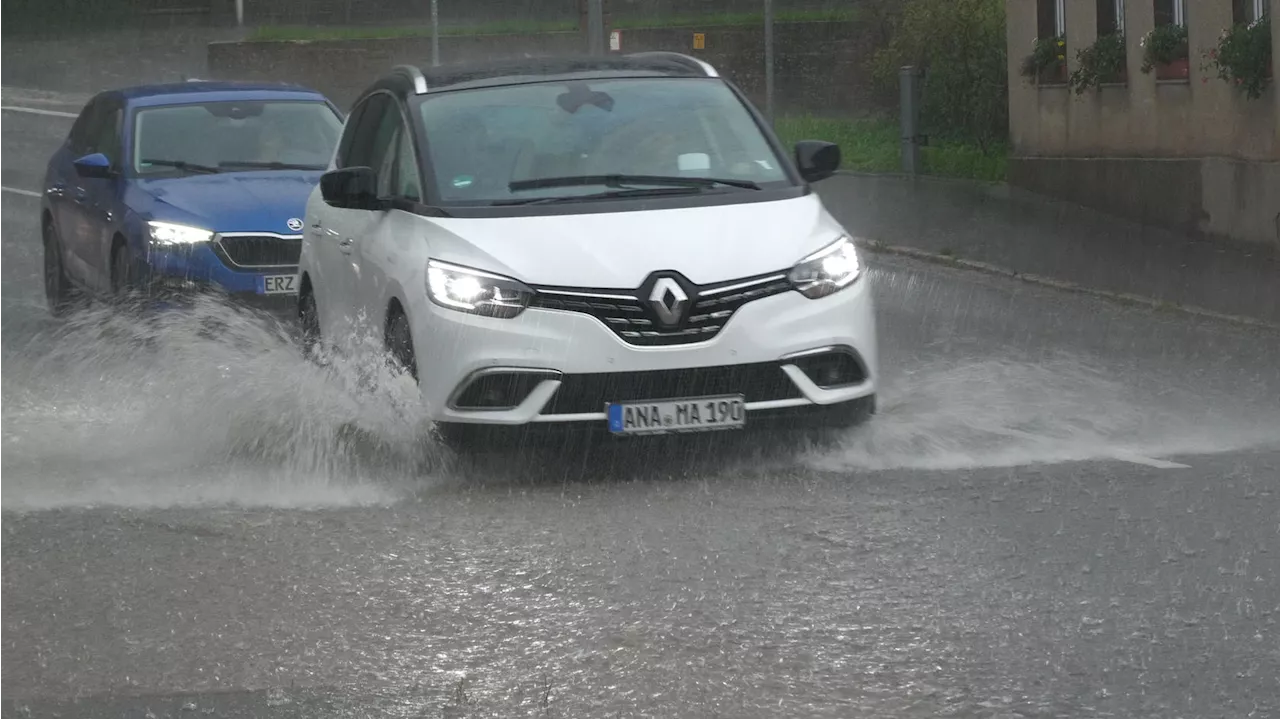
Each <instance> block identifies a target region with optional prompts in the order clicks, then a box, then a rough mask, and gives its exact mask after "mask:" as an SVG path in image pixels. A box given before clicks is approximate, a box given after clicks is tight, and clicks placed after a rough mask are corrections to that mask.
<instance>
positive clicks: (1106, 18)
mask: <svg viewBox="0 0 1280 719" xmlns="http://www.w3.org/2000/svg"><path fill="white" fill-rule="evenodd" d="M1123 12H1124V3H1121V2H1117V0H1098V37H1106V36H1107V35H1115V34H1117V33H1122V32H1124V18H1123V17H1121V13H1123Z"/></svg>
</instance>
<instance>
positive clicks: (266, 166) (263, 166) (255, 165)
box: [218, 160, 324, 170]
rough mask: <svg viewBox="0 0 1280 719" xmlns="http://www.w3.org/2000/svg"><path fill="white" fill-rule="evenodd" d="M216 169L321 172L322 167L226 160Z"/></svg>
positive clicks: (295, 163) (289, 163) (292, 163)
mask: <svg viewBox="0 0 1280 719" xmlns="http://www.w3.org/2000/svg"><path fill="white" fill-rule="evenodd" d="M218 167H248V168H251V169H255V170H323V169H324V165H304V164H301V163H297V162H256V161H254V160H227V161H226V162H219V163H218Z"/></svg>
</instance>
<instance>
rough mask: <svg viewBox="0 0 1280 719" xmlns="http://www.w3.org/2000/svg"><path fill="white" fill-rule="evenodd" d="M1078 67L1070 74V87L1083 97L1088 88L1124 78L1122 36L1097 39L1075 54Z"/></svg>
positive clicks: (1124, 54)
mask: <svg viewBox="0 0 1280 719" xmlns="http://www.w3.org/2000/svg"><path fill="white" fill-rule="evenodd" d="M1076 60H1077V61H1078V62H1079V65H1080V66H1079V67H1077V68H1076V69H1075V72H1072V73H1071V80H1070V85H1071V87H1073V88H1075V91H1076V94H1077V95H1083V94H1084V91H1085V90H1087V89H1089V88H1090V87H1097V86H1099V85H1102V84H1103V83H1108V82H1117V81H1118V80H1120V79H1122V78H1123V77H1124V70H1125V62H1126V60H1127V51H1126V46H1125V40H1124V35H1123V34H1121V33H1110V34H1107V35H1103V36H1102V37H1099V38H1098V39H1097V40H1095V41H1094V42H1093V44H1092V45H1090V46H1089V47H1086V48H1085V49H1083V50H1080V51H1078V52H1077V53H1076Z"/></svg>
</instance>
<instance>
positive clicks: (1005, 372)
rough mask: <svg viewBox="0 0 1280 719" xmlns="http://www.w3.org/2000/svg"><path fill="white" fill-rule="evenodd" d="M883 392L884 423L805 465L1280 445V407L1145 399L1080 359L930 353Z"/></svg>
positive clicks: (1114, 455) (925, 464)
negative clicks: (935, 357)
mask: <svg viewBox="0 0 1280 719" xmlns="http://www.w3.org/2000/svg"><path fill="white" fill-rule="evenodd" d="M881 397H882V398H883V400H884V401H883V402H882V403H881V408H880V412H879V414H878V415H877V416H876V417H875V419H874V420H873V421H872V422H870V423H869V424H867V425H866V426H864V427H862V428H861V429H859V430H858V431H856V432H852V433H849V434H848V435H846V436H844V437H842V438H840V439H839V441H838V442H837V443H836V446H835V448H834V449H831V448H827V449H821V450H810V451H808V452H806V455H805V457H804V460H805V462H806V463H807V464H809V465H810V466H813V467H815V468H818V469H823V470H831V471H845V470H850V469H872V470H879V469H893V468H914V469H937V470H948V469H971V468H978V467H1013V466H1020V465H1028V464H1047V463H1060V462H1070V461H1083V460H1098V459H1103V460H1105V459H1132V458H1135V457H1138V458H1156V459H1158V458H1166V457H1170V456H1178V455H1189V454H1211V453H1217V452H1228V451H1235V450H1242V449H1249V448H1260V447H1280V411H1272V412H1270V413H1269V414H1267V415H1266V416H1253V415H1252V414H1251V413H1246V412H1240V413H1233V414H1231V415H1227V416H1223V415H1220V414H1218V413H1216V412H1214V411H1213V410H1212V407H1213V403H1211V402H1206V401H1204V399H1203V398H1200V397H1197V396H1195V395H1194V394H1193V393H1192V392H1190V391H1188V392H1185V393H1183V394H1174V393H1166V394H1165V395H1164V396H1162V397H1159V398H1154V397H1151V396H1139V394H1138V393H1137V392H1136V391H1135V390H1133V389H1131V388H1130V387H1129V386H1127V385H1125V384H1123V383H1122V382H1120V381H1118V380H1117V379H1115V373H1114V372H1111V371H1107V370H1104V369H1103V368H1101V367H1099V366H1097V365H1094V364H1091V363H1089V362H1086V361H1084V360H1082V359H1079V358H1072V357H1069V356H1062V357H1058V358H1054V359H1051V360H1041V361H1038V362H1035V363H1031V362H1020V361H1016V360H1011V359H978V360H970V361H960V362H957V361H954V360H947V361H934V362H929V363H926V364H923V365H921V366H918V367H914V368H908V369H905V370H903V371H902V372H901V373H900V374H898V375H896V376H894V377H893V379H892V381H891V382H890V383H889V385H888V386H886V387H884V388H883V391H882V393H881ZM1264 414H1265V413H1264Z"/></svg>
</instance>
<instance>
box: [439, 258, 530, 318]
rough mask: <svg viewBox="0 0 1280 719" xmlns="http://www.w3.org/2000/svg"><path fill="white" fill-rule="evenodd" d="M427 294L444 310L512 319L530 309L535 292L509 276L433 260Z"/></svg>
mask: <svg viewBox="0 0 1280 719" xmlns="http://www.w3.org/2000/svg"><path fill="white" fill-rule="evenodd" d="M427 295H428V296H429V297H430V298H431V301H432V302H435V303H436V304H438V305H440V306H442V307H448V308H449V309H453V310H458V311H460V312H469V313H471V314H477V315H483V316H485V317H501V318H504V319H510V318H512V317H515V316H516V315H518V314H520V313H521V312H524V308H525V307H528V306H529V301H530V300H531V299H533V290H532V289H530V288H529V287H528V286H526V285H525V284H524V283H523V282H520V281H519V280H513V279H511V278H510V277H503V276H501V275H494V274H490V273H488V272H484V271H482V270H473V269H471V268H469V267H461V266H459V265H451V264H449V263H447V262H440V261H439V260H430V261H429V262H427Z"/></svg>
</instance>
